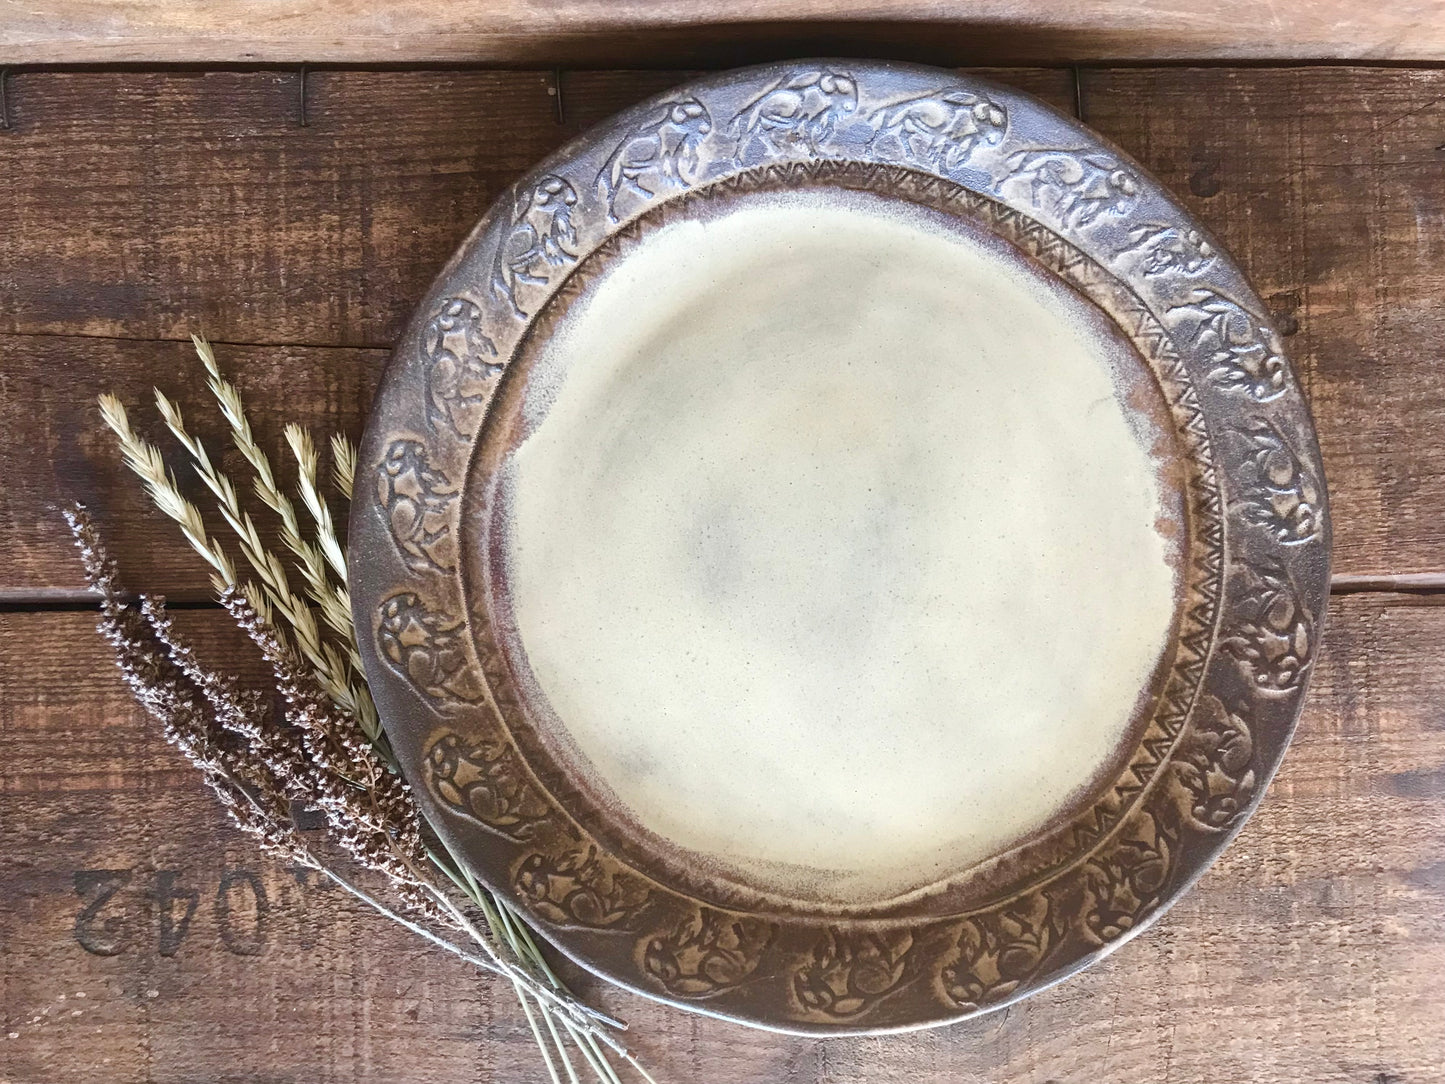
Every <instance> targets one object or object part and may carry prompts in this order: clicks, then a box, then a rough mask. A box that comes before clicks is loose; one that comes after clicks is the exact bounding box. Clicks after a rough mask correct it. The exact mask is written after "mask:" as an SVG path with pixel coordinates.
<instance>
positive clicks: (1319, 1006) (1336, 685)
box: [0, 596, 1445, 1084]
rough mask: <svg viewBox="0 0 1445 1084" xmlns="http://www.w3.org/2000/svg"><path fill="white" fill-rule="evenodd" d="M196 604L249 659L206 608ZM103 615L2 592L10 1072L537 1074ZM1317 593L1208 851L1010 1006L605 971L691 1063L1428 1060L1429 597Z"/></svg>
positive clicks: (665, 1059)
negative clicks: (1308, 676) (234, 821)
mask: <svg viewBox="0 0 1445 1084" xmlns="http://www.w3.org/2000/svg"><path fill="white" fill-rule="evenodd" d="M182 617H183V618H184V620H185V624H186V627H187V628H188V629H190V630H192V631H193V632H194V633H196V634H197V635H198V637H199V639H200V640H201V642H202V643H203V644H204V646H205V649H206V650H207V651H208V652H210V653H211V654H212V656H213V657H215V658H220V659H225V660H227V661H228V663H229V664H230V665H232V666H234V667H235V668H237V669H241V670H244V671H245V672H246V674H247V675H248V676H249V677H255V676H256V675H257V667H256V664H255V662H254V660H250V656H249V654H247V653H246V652H245V651H244V650H241V649H239V648H238V646H237V644H238V641H237V640H236V638H235V637H234V636H231V635H228V630H226V628H225V627H224V621H223V618H222V617H221V616H220V615H219V614H218V613H216V612H214V611H208V612H202V613H193V614H185V615H182ZM92 620H93V619H92V616H91V615H88V614H83V613H50V614H5V615H0V748H3V749H4V751H5V755H4V756H3V757H0V823H3V824H4V825H5V830H6V834H7V841H6V846H5V847H4V848H3V852H0V943H3V944H4V946H5V951H4V953H3V955H0V983H3V985H0V1017H3V1023H4V1028H3V1030H0V1079H5V1080H7V1081H13V1082H15V1084H41V1082H45V1084H49V1082H50V1081H52V1080H56V1079H60V1078H62V1077H65V1076H70V1075H75V1074H80V1075H86V1076H95V1077H96V1078H97V1079H113V1080H139V1079H146V1080H154V1081H176V1082H179V1081H189V1080H221V1079H227V1080H268V1081H271V1080H274V1081H293V1080H294V1081H307V1082H308V1084H310V1082H316V1084H326V1082H331V1081H342V1080H346V1081H351V1080H359V1079H365V1080H369V1081H403V1080H405V1081H408V1082H419V1084H441V1082H444V1081H453V1080H455V1081H463V1080H477V1079H483V1080H506V1081H509V1082H516V1084H532V1082H538V1084H539V1082H541V1081H543V1080H545V1075H544V1073H543V1071H542V1069H541V1068H540V1066H539V1064H538V1063H537V1061H536V1060H535V1055H534V1054H533V1052H532V1050H531V1049H530V1046H529V1043H530V1039H529V1038H528V1035H527V1032H526V1028H525V1023H524V1022H523V1020H522V1018H521V1016H520V1014H519V1013H518V1012H517V1010H516V1009H515V1007H514V1006H513V1005H512V1004H511V1002H510V1000H509V997H508V995H506V994H505V993H504V992H502V991H501V990H499V989H497V988H496V987H495V986H494V985H492V984H491V983H489V982H488V980H486V979H485V978H478V977H474V976H473V975H471V974H469V973H468V972H467V970H466V968H465V967H464V966H463V965H454V964H453V963H451V962H450V961H449V960H448V959H444V958H441V957H440V956H438V955H437V954H436V953H434V952H432V951H430V950H427V949H424V948H422V947H420V946H418V945H417V944H415V943H414V942H413V940H412V939H411V938H410V936H409V935H407V934H406V933H404V932H403V931H400V930H399V929H396V928H394V927H392V926H390V925H389V924H387V923H386V922H385V921H384V920H381V919H377V918H374V917H372V916H371V915H369V914H366V913H363V912H362V911H361V910H359V909H358V907H357V906H356V905H355V904H353V903H351V902H349V901H348V900H346V899H344V898H340V897H338V896H337V895H336V894H335V893H328V891H327V890H324V889H321V888H319V887H316V886H314V885H311V884H309V883H308V884H305V885H303V884H299V883H298V882H297V880H296V877H295V876H294V875H293V874H292V873H290V872H288V871H287V870H285V869H283V868H281V867H280V866H278V865H277V864H275V863H273V862H271V861H269V860H266V859H263V858H261V857H260V856H259V855H258V854H257V853H256V851H255V850H254V849H253V847H252V845H251V844H250V842H249V841H248V840H246V839H245V838H243V837H241V836H240V835H239V834H238V833H237V832H236V831H235V830H234V829H232V828H230V827H229V826H228V825H227V824H226V823H225V822H224V820H223V817H222V815H221V814H220V813H219V811H218V808H217V807H216V805H215V803H214V802H213V800H212V799H211V798H210V797H209V795H208V794H206V793H205V792H204V791H203V790H202V788H201V785H200V784H199V782H198V780H197V779H196V778H195V777H194V775H193V774H192V772H191V770H190V769H189V768H188V767H187V766H186V765H185V764H184V762H183V761H181V760H180V758H179V757H178V756H176V755H175V754H174V753H172V752H171V751H170V750H169V749H168V748H167V747H166V746H165V745H164V744H163V743H162V742H161V741H160V740H159V738H158V737H157V736H156V734H155V728H154V726H153V725H151V724H150V723H148V722H147V721H146V720H145V719H144V717H143V716H142V714H141V713H140V711H139V710H138V709H137V708H136V706H135V705H134V703H133V702H132V701H131V700H130V699H129V697H128V695H127V693H126V691H125V689H124V688H123V686H122V685H121V683H120V681H119V677H118V675H117V674H116V672H115V671H114V669H113V668H112V667H111V664H110V662H109V659H108V656H107V655H106V649H105V646H104V644H103V643H102V642H101V641H100V639H99V638H98V637H97V636H96V635H95V634H94V633H93V632H92V631H91V624H92ZM1330 620H1331V624H1330V629H1329V635H1328V638H1327V640H1326V648H1325V651H1324V655H1323V657H1322V659H1321V663H1320V672H1319V673H1318V674H1317V675H1316V678H1315V685H1314V688H1313V689H1312V691H1311V694H1310V698H1309V703H1308V706H1307V708H1306V711H1305V714H1304V718H1303V720H1302V722H1301V725H1300V730H1299V733H1298V736H1297V737H1296V740H1295V744H1294V746H1293V747H1292V749H1291V750H1290V753H1289V755H1288V757H1287V758H1286V760H1285V764H1284V767H1283V769H1282V770H1281V772H1280V775H1279V777H1278V778H1277V780H1276V781H1275V783H1274V785H1273V786H1272V788H1271V790H1270V792H1269V795H1268V796H1267V798H1266V800H1265V802H1264V805H1263V806H1262V807H1261V809H1260V811H1259V813H1258V814H1257V815H1256V816H1255V818H1254V819H1252V820H1251V822H1250V823H1249V824H1248V825H1247V826H1246V828H1245V830H1244V832H1243V834H1242V835H1241V836H1240V838H1239V839H1238V840H1237V841H1236V842H1235V844H1234V845H1233V846H1231V847H1230V848H1229V850H1228V851H1226V853H1225V855H1224V857H1223V859H1222V860H1221V861H1220V862H1219V864H1218V865H1217V866H1216V867H1215V868H1214V869H1213V870H1211V871H1210V872H1209V873H1208V874H1206V876H1205V877H1204V879H1203V880H1202V881H1201V882H1200V884H1199V885H1198V886H1197V887H1196V888H1195V889H1194V890H1192V891H1191V892H1190V893H1189V894H1188V895H1187V896H1186V897H1185V898H1184V900H1182V901H1181V902H1180V904H1179V905H1178V906H1177V907H1175V908H1174V909H1173V910H1172V911H1171V912H1170V913H1169V914H1167V915H1166V916H1165V917H1164V918H1163V919H1162V920H1161V921H1160V923H1159V924H1158V925H1157V926H1156V927H1155V928H1154V929H1152V930H1150V931H1149V932H1147V933H1145V934H1144V935H1143V936H1141V937H1140V938H1138V939H1137V940H1135V941H1133V942H1131V943H1130V944H1128V945H1126V946H1125V947H1124V948H1122V949H1121V950H1120V951H1119V952H1118V953H1117V954H1116V955H1115V956H1113V957H1111V958H1110V959H1109V960H1108V961H1106V962H1105V963H1104V964H1102V965H1101V966H1099V967H1097V968H1095V969H1093V970H1091V971H1089V972H1086V973H1084V974H1083V975H1080V976H1078V977H1076V978H1073V979H1070V980H1069V981H1067V982H1065V983H1064V984H1062V985H1061V986H1059V987H1057V988H1056V989H1054V990H1052V991H1049V992H1046V993H1044V994H1042V995H1040V996H1038V997H1036V998H1033V999H1030V1000H1029V1001H1027V1002H1024V1003H1022V1004H1021V1005H1019V1006H1016V1007H1015V1008H1013V1009H1012V1010H1010V1011H1009V1012H1008V1013H1007V1014H1006V1015H1005V1014H998V1015H996V1016H992V1017H988V1018H985V1019H984V1020H982V1021H979V1022H977V1023H973V1024H967V1025H961V1026H958V1027H953V1028H947V1029H943V1030H939V1031H934V1032H928V1033H923V1034H914V1035H902V1036H893V1037H889V1038H886V1039H881V1040H876V1039H868V1040H841V1041H839V1040H830V1041H822V1042H820V1041H816V1040H804V1039H794V1038H784V1037H778V1036H772V1035H768V1034H765V1033H762V1032H758V1031H753V1030H750V1029H744V1028H739V1027H735V1026H731V1025H726V1024H721V1023H717V1022H715V1021H711V1020H706V1019H703V1018H699V1017H693V1016H690V1015H686V1014H683V1013H681V1012H678V1011H675V1010H671V1009H667V1008H664V1007H661V1006H658V1005H654V1004H652V1003H650V1002H647V1001H644V1000H642V999H640V998H637V997H633V996H630V995H626V994H622V993H620V992H616V991H600V990H599V991H596V994H595V996H596V997H597V998H598V1000H599V1001H600V1002H601V1003H602V1004H604V1005H606V1006H607V1007H608V1008H609V1009H610V1010H613V1011H615V1012H617V1013H619V1014H621V1015H622V1016H624V1017H626V1018H627V1019H629V1020H630V1021H631V1022H632V1024H633V1031H632V1033H631V1034H630V1035H629V1039H628V1041H629V1042H630V1043H632V1044H633V1045H634V1046H635V1047H636V1048H637V1049H638V1050H639V1051H640V1053H641V1054H642V1055H643V1056H644V1057H645V1058H646V1059H647V1061H648V1063H649V1064H650V1065H651V1066H652V1067H653V1069H654V1071H655V1073H656V1075H657V1076H658V1078H659V1079H661V1080H674V1081H679V1082H682V1081H713V1080H726V1081H729V1082H731V1084H749V1082H753V1081H756V1082H758V1084H774V1082H776V1081H779V1080H785V1079H786V1080H790V1081H796V1082H799V1084H805V1082H817V1084H823V1082H825V1081H826V1082H829V1084H863V1082H865V1081H868V1082H877V1081H883V1080H888V1081H904V1080H907V1081H925V1082H926V1081H938V1082H940V1084H941V1082H943V1081H948V1082H950V1084H956V1082H959V1081H965V1082H973V1081H977V1082H984V1081H997V1080H1010V1081H1020V1082H1024V1084H1045V1082H1047V1081H1051V1080H1052V1081H1066V1080H1068V1081H1072V1080H1077V1079H1085V1078H1087V1079H1089V1080H1096V1081H1099V1082H1101V1084H1134V1082H1137V1081H1162V1080H1166V1079H1167V1080H1170V1081H1174V1082H1176V1084H1178V1082H1185V1084H1188V1082H1198V1084H1204V1082H1206V1081H1219V1080H1248V1081H1251V1082H1254V1084H1298V1082H1299V1081H1302V1080H1308V1081H1310V1082H1311V1084H1378V1082H1380V1081H1402V1082H1403V1081H1422V1082H1423V1081H1427V1080H1436V1079H1440V1078H1441V1076H1442V1075H1445V1031H1442V1029H1441V1028H1440V1020H1441V1018H1442V1015H1445V994H1442V992H1441V989H1440V984H1439V981H1438V979H1439V976H1440V974H1441V973H1442V969H1445V906H1442V903H1445V863H1442V861H1441V858H1440V855H1441V849H1442V845H1445V707H1442V705H1445V607H1439V606H1429V605H1417V604H1414V603H1411V602H1409V601H1402V600H1401V599H1400V598H1398V597H1386V596H1352V597H1349V598H1344V599H1338V600H1336V603H1335V605H1334V607H1333V610H1332V613H1331V618H1330ZM248 660H250V661H248ZM106 871H115V872H106ZM253 877H254V879H253ZM192 893H194V898H195V901H196V902H195V904H194V909H193V910H192V904H191V903H190V900H191V896H192ZM262 894H264V903H263V904H261V905H260V906H259V907H258V903H257V901H258V899H260V898H261V896H262ZM188 915H189V918H187V916H188ZM82 993H83V994H84V995H85V996H84V997H83V998H82V997H80V996H79V995H80V994H82ZM62 995H64V999H63V1000H62ZM72 1014H75V1015H72ZM12 1032H13V1033H14V1035H15V1036H16V1037H14V1038H10V1039H6V1038H5V1037H4V1036H5V1035H6V1034H9V1033H12Z"/></svg>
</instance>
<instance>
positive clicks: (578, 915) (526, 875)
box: [512, 846, 649, 930]
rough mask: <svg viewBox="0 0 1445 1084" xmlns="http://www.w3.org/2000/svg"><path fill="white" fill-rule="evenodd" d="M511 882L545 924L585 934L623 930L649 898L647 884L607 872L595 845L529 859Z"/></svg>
mask: <svg viewBox="0 0 1445 1084" xmlns="http://www.w3.org/2000/svg"><path fill="white" fill-rule="evenodd" d="M512 883H513V885H515V886H516V889H517V891H518V892H519V893H520V894H521V896H522V898H523V899H524V900H525V901H526V902H527V905H528V906H529V907H531V908H532V910H533V911H535V912H536V913H537V914H539V915H541V916H542V917H543V918H545V919H546V920H547V921H548V922H551V923H553V924H555V925H558V926H582V927H585V928H586V929H589V930H605V929H615V928H621V927H625V926H627V925H628V924H630V923H631V922H632V921H633V920H634V919H635V918H636V917H637V912H638V911H639V910H640V909H641V908H642V906H643V905H644V904H646V902H647V898H648V895H649V891H648V888H647V886H646V884H644V883H643V882H641V881H639V880H638V879H636V878H634V877H631V876H629V875H628V874H626V873H622V872H620V871H619V870H615V869H614V868H612V862H611V860H610V859H603V858H601V857H599V856H598V853H597V848H596V847H595V846H588V847H586V848H579V849H577V850H574V851H568V852H566V853H564V854H561V855H547V854H531V855H528V856H527V857H526V858H524V859H523V860H522V862H521V864H520V865H519V866H518V867H517V872H516V874H515V875H514V876H513V878H512Z"/></svg>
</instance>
